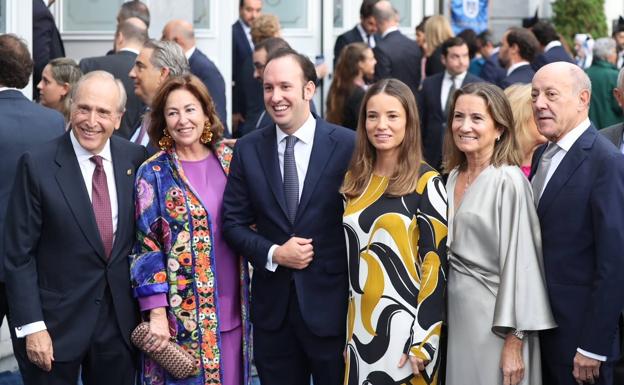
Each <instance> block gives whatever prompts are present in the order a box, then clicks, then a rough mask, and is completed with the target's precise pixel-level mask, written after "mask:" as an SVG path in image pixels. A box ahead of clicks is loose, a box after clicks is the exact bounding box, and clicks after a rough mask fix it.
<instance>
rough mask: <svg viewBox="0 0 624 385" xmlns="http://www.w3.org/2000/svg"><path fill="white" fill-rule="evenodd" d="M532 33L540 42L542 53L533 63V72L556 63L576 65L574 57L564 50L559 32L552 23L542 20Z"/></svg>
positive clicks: (533, 27) (532, 29)
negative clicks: (562, 62)
mask: <svg viewBox="0 0 624 385" xmlns="http://www.w3.org/2000/svg"><path fill="white" fill-rule="evenodd" d="M531 31H532V32H533V35H535V37H536V38H537V41H539V44H540V49H541V51H542V52H541V53H539V54H538V55H537V56H536V57H535V60H534V61H533V63H531V65H532V66H533V70H535V71H537V70H539V69H540V68H542V67H543V66H545V65H546V64H549V63H554V62H556V61H564V62H568V63H574V60H573V59H572V56H570V54H569V53H568V52H567V51H566V50H565V48H563V45H562V44H561V41H560V40H559V34H558V33H557V30H556V29H555V27H554V26H553V25H552V24H551V23H550V22H548V21H546V20H540V21H538V22H537V23H535V24H534V25H533V26H532V27H531Z"/></svg>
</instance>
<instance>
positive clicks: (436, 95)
mask: <svg viewBox="0 0 624 385" xmlns="http://www.w3.org/2000/svg"><path fill="white" fill-rule="evenodd" d="M441 75H442V76H439V79H437V80H436V84H435V87H433V101H434V102H435V106H436V110H438V111H439V112H440V116H441V117H442V119H444V106H443V105H442V99H441V98H442V82H443V81H444V72H442V74H441Z"/></svg>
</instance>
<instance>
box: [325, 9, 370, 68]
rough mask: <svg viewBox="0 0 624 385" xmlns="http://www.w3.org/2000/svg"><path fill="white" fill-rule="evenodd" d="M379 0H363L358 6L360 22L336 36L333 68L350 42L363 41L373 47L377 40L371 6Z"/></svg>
mask: <svg viewBox="0 0 624 385" xmlns="http://www.w3.org/2000/svg"><path fill="white" fill-rule="evenodd" d="M377 1H379V0H364V1H362V5H361V6H360V22H359V23H358V24H356V26H355V27H353V28H352V29H350V30H348V31H347V32H345V33H343V34H342V35H340V36H338V38H337V39H336V44H335V45H334V68H335V67H336V63H337V62H338V58H339V57H340V53H341V52H342V49H343V48H344V47H346V46H347V45H349V44H351V43H365V44H367V45H368V46H369V47H370V48H375V46H376V45H377V42H378V41H379V35H378V34H377V22H376V21H375V16H373V7H374V6H375V3H377Z"/></svg>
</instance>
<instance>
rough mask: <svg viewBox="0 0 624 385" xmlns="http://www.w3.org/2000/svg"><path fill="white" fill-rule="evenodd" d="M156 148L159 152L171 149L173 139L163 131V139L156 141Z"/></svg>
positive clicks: (165, 130)
mask: <svg viewBox="0 0 624 385" xmlns="http://www.w3.org/2000/svg"><path fill="white" fill-rule="evenodd" d="M158 146H159V147H160V149H161V150H168V149H170V148H171V147H173V139H172V138H171V136H170V135H169V133H168V132H167V129H166V128H165V129H163V137H162V138H160V140H159V141H158Z"/></svg>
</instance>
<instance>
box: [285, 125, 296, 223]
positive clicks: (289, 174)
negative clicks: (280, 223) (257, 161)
mask: <svg viewBox="0 0 624 385" xmlns="http://www.w3.org/2000/svg"><path fill="white" fill-rule="evenodd" d="M295 143H297V137H296V136H292V135H289V136H287V137H286V150H285V151H284V196H285V197H286V207H287V208H288V219H289V220H290V223H295V217H296V216H297V206H299V179H298V177H297V164H296V163H295Z"/></svg>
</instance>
